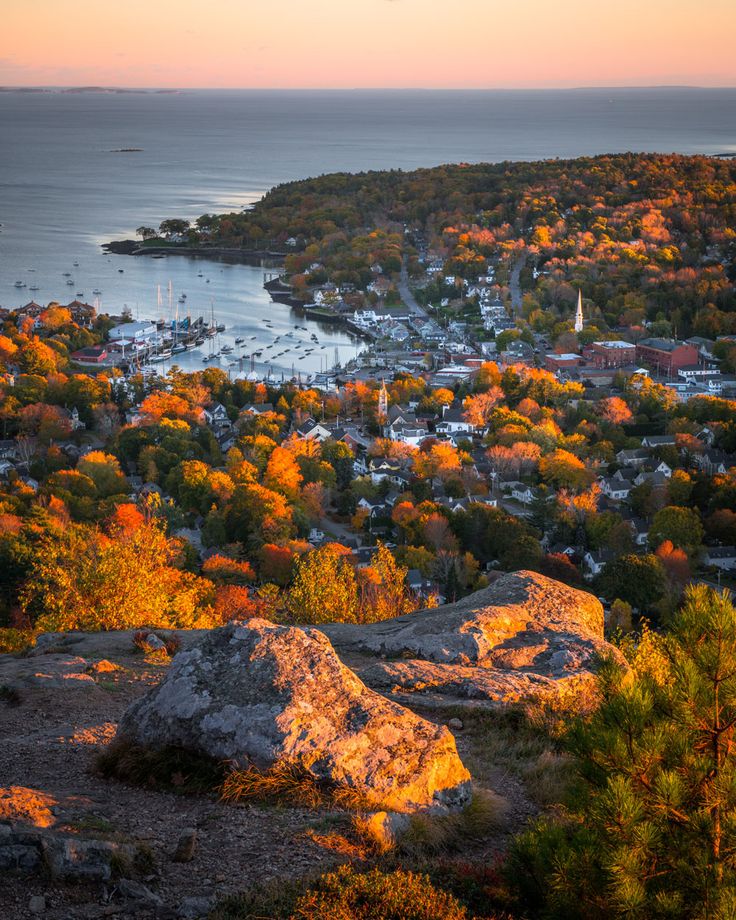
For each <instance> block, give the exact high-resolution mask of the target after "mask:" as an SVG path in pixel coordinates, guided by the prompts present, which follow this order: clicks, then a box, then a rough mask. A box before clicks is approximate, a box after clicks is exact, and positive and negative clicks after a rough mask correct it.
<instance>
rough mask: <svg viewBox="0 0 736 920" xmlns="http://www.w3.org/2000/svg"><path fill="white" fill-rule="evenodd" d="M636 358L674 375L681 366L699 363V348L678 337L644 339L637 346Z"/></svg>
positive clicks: (660, 371) (660, 370)
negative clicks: (679, 340) (681, 340)
mask: <svg viewBox="0 0 736 920" xmlns="http://www.w3.org/2000/svg"><path fill="white" fill-rule="evenodd" d="M636 360H637V361H640V362H641V363H642V364H648V365H649V366H650V367H652V368H654V369H655V370H657V371H658V372H659V373H660V374H666V375H667V376H669V377H673V376H674V375H675V374H676V373H677V372H678V371H679V369H680V368H681V367H686V366H687V365H689V364H697V363H698V349H697V348H696V347H695V346H694V345H687V344H686V343H685V342H678V341H677V340H676V339H642V340H641V342H639V343H638V344H637V346H636Z"/></svg>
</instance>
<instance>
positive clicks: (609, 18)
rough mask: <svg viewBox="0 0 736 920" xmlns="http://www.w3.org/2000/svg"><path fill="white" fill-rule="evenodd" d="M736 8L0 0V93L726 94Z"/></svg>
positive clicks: (683, 2)
mask: <svg viewBox="0 0 736 920" xmlns="http://www.w3.org/2000/svg"><path fill="white" fill-rule="evenodd" d="M735 34H736V2H734V0H701V2H700V3H693V2H692V0H644V2H642V0H619V2H617V3H611V4H602V3H600V2H597V0H561V2H558V3H550V2H549V0H452V2H447V0H441V2H440V0H268V2H263V0H153V2H150V0H145V2H144V0H126V2H124V3H105V2H101V0H0V85H3V84H4V85H61V86H68V85H80V84H100V85H117V86H131V87H132V86H151V87H304V88H312V87H337V88H342V87H344V88H352V87H428V88H429V87H432V88H434V87H448V88H456V87H457V88H463V87H468V88H476V87H478V88H482V87H488V88H493V87H554V86H597V85H598V86H600V85H602V86H613V85H617V86H632V85H634V86H636V85H652V84H683V83H687V84H698V85H704V86H733V85H736V54H734V53H733V36H734V35H735Z"/></svg>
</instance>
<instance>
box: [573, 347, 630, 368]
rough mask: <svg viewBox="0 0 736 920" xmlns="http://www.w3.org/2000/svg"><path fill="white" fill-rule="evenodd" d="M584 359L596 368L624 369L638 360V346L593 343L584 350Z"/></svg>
mask: <svg viewBox="0 0 736 920" xmlns="http://www.w3.org/2000/svg"><path fill="white" fill-rule="evenodd" d="M583 357H584V358H585V360H586V361H589V362H590V363H591V364H592V365H593V366H594V367H623V366H624V365H625V364H633V363H634V361H635V360H636V345H632V344H631V342H618V341H606V342H591V343H590V345H586V347H585V348H584V349H583Z"/></svg>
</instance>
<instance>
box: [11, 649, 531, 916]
mask: <svg viewBox="0 0 736 920" xmlns="http://www.w3.org/2000/svg"><path fill="white" fill-rule="evenodd" d="M132 638H133V637H132V634H131V633H119V634H114V635H105V634H101V635H97V636H89V637H85V638H84V639H83V640H82V641H81V642H79V643H78V644H76V645H75V646H74V647H73V649H72V648H70V649H69V652H71V651H72V650H73V651H74V656H73V659H74V660H73V661H70V659H71V658H72V656H71V655H70V654H58V653H54V652H52V651H51V649H52V648H53V646H51V647H49V654H43V655H37V656H34V657H31V658H15V657H12V656H2V658H0V686H8V685H9V684H10V683H11V682H12V683H13V684H15V685H20V686H18V689H17V698H16V697H15V694H13V698H9V699H7V700H6V701H5V702H0V738H1V739H2V741H1V742H0V777H1V780H0V782H1V783H2V789H3V790H7V792H6V793H5V795H4V796H3V792H2V791H0V821H3V820H8V819H21V820H22V821H23V823H24V824H29V825H33V826H36V827H37V826H39V825H40V826H42V827H45V828H46V833H54V834H56V833H58V834H60V835H62V834H63V835H67V834H70V835H74V836H78V837H81V838H93V839H103V840H111V841H118V842H121V843H123V844H129V845H132V846H133V847H134V848H135V847H140V848H141V850H142V852H143V853H144V855H148V853H149V852H150V854H151V855H152V857H153V866H152V867H151V868H149V867H148V866H145V865H144V866H143V868H142V869H141V871H137V872H135V873H134V874H135V876H136V880H137V881H139V882H140V883H141V884H142V885H143V886H144V890H143V894H144V896H143V897H142V898H139V897H130V896H129V894H130V892H129V890H127V889H125V887H124V890H123V892H120V891H118V890H116V884H115V882H110V881H108V882H104V881H94V882H59V881H56V882H54V881H51V880H49V879H48V878H45V877H44V876H42V875H38V876H37V875H15V874H12V873H11V874H3V875H2V885H0V916H2V917H3V920H16V918H18V920H20V918H26V917H33V916H43V917H47V918H49V920H72V918H79V920H82V918H92V917H115V916H121V917H122V916H135V917H146V916H151V917H157V918H158V917H162V918H163V917H167V916H170V917H178V916H181V917H186V916H192V917H198V916H203V915H205V912H206V908H207V905H209V904H211V903H213V902H214V901H215V900H216V899H217V898H219V897H221V896H223V895H225V894H229V893H233V892H237V891H240V890H242V889H244V888H246V887H247V886H248V885H249V884H252V883H255V882H262V881H264V880H266V879H269V878H278V877H289V878H293V877H295V876H298V875H300V874H302V873H304V874H306V873H312V872H315V871H317V872H318V871H321V870H323V869H327V868H328V867H329V866H331V865H334V864H335V863H337V862H340V861H344V860H345V859H349V858H355V857H360V856H361V855H362V854H361V852H360V850H359V849H357V848H356V849H351V846H352V847H355V846H356V843H355V841H353V840H351V834H350V831H349V818H348V817H347V816H345V815H344V814H341V813H330V814H325V813H323V812H320V811H313V810H309V809H300V808H291V807H266V806H262V805H258V806H245V807H241V806H232V805H224V804H222V803H220V802H218V801H217V800H216V799H215V798H214V797H213V798H211V799H210V798H205V797H191V796H184V795H176V794H172V793H166V792H157V791H149V790H146V789H140V788H136V787H134V786H126V785H123V784H120V783H117V782H115V781H108V780H104V779H101V778H99V777H97V776H96V775H95V773H94V770H93V767H94V761H95V757H96V755H97V753H98V751H99V750H100V748H101V747H104V746H106V745H108V744H109V743H110V742H111V741H112V739H113V738H114V735H115V731H116V728H117V723H118V721H119V719H120V718H121V717H122V714H123V713H124V712H125V709H126V708H127V707H128V705H129V704H130V703H131V702H132V701H133V700H135V699H138V698H139V697H140V696H141V695H142V694H143V693H144V692H145V691H146V690H147V689H148V688H149V687H151V686H152V685H154V684H156V683H157V682H159V681H160V680H161V678H162V676H163V675H164V674H165V672H166V669H167V667H168V664H167V663H151V662H150V661H147V660H146V657H145V656H144V655H143V654H142V653H141V652H139V651H138V650H137V649H136V648H135V647H134V645H133V642H132ZM194 638H195V637H194V636H188V637H185V641H189V640H191V639H194ZM103 660H104V661H111V662H112V663H114V664H115V665H117V666H119V667H120V669H121V670H117V671H108V670H105V666H103V669H102V670H99V671H96V670H94V666H95V664H96V663H99V662H100V661H103ZM77 669H78V670H77ZM88 672H89V673H88ZM72 675H78V676H72ZM23 684H26V686H22V685H23ZM422 714H424V715H426V716H427V717H428V718H430V719H435V720H436V719H437V718H438V717H437V713H436V712H427V713H422ZM451 718H452V716H449V717H448V718H447V720H446V721H450V719H451ZM455 735H456V739H457V742H458V749H459V752H460V754H461V757H463V759H464V760H465V761H466V762H468V763H469V764H472V763H473V761H474V755H473V751H472V750H471V748H472V746H473V744H472V738H471V735H470V734H468V735H465V736H464V734H463V731H461V730H458V729H457V728H455ZM484 779H485V780H486V781H487V782H488V784H489V785H490V786H492V788H493V789H494V790H495V791H496V792H497V793H499V794H500V795H501V796H502V797H504V798H505V799H506V800H507V801H508V802H509V805H510V809H509V813H508V815H507V825H506V827H505V828H504V830H502V831H501V832H499V834H498V837H497V838H496V839H489V840H488V842H487V850H488V852H493V851H494V850H496V849H500V848H502V847H503V845H504V839H505V838H506V836H507V835H508V833H509V832H510V831H511V830H512V829H514V828H516V827H518V826H520V824H522V823H523V821H524V820H525V819H526V818H527V817H528V816H529V815H530V814H533V813H534V812H535V810H536V806H535V805H534V804H533V803H532V802H531V801H530V800H529V798H528V796H527V795H526V793H525V790H524V787H523V784H522V783H521V782H519V780H518V779H517V778H516V777H515V776H514V775H513V773H512V772H509V771H508V770H507V768H506V767H504V766H501V767H500V768H498V769H496V770H494V769H491V770H490V771H489V772H488V773H487V774H486V776H485V777H484ZM11 790H12V791H11ZM189 828H193V829H196V833H197V843H196V848H195V852H194V855H193V859H192V860H191V862H176V861H174V859H173V858H172V857H173V855H174V853H175V850H176V847H177V843H178V841H179V838H180V836H181V835H182V833H183V832H185V831H186V830H187V829H189ZM146 892H150V895H151V897H149V895H148V894H146ZM134 893H136V892H134ZM159 899H160V900H159ZM42 904H43V906H42Z"/></svg>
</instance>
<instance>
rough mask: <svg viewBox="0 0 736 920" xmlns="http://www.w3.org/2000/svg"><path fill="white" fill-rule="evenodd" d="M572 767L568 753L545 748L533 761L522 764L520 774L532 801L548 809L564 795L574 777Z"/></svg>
mask: <svg viewBox="0 0 736 920" xmlns="http://www.w3.org/2000/svg"><path fill="white" fill-rule="evenodd" d="M573 769H574V767H573V761H572V758H571V757H569V755H567V754H564V753H558V752H556V751H550V750H546V751H543V752H542V753H541V754H540V755H539V757H537V759H536V760H535V761H533V762H532V763H529V764H528V765H525V766H522V768H521V776H522V779H523V781H524V786H525V788H526V791H527V793H528V794H529V797H530V798H531V799H532V801H533V802H535V803H536V804H537V805H539V807H540V808H544V809H548V808H552V807H554V806H555V805H558V804H559V803H560V801H562V800H563V799H564V798H565V797H566V794H567V792H568V791H569V789H570V786H571V784H572V782H573V779H574V774H573Z"/></svg>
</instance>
